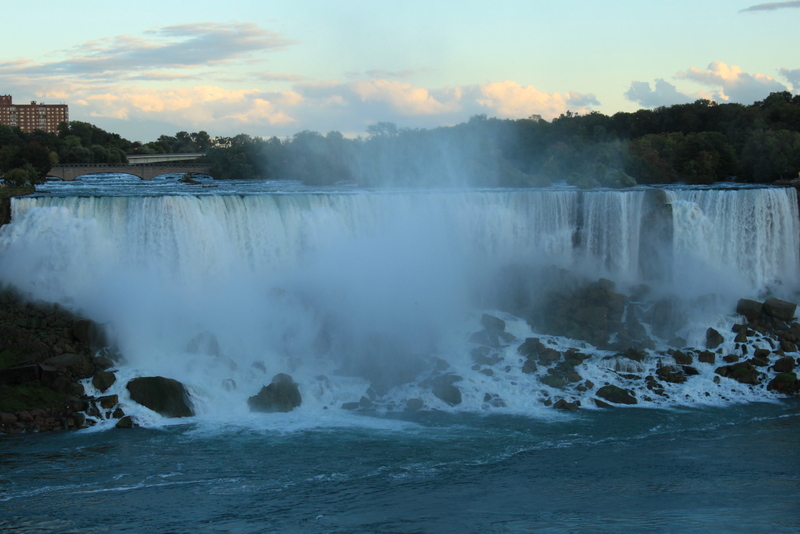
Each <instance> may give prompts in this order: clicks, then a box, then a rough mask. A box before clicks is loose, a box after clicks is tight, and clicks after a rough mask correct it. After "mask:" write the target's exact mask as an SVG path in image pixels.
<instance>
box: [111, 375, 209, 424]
mask: <svg viewBox="0 0 800 534" xmlns="http://www.w3.org/2000/svg"><path fill="white" fill-rule="evenodd" d="M125 387H126V388H127V389H128V391H129V392H130V396H131V400H132V401H134V402H136V403H138V404H141V405H142V406H145V407H147V408H149V409H151V410H153V411H154V412H157V413H159V414H161V415H162V416H164V417H190V416H192V415H194V410H193V409H192V404H191V401H190V400H189V395H188V394H187V392H186V388H184V386H183V384H181V383H180V382H178V381H177V380H174V379H172V378H164V377H163V376H147V377H141V378H134V379H133V380H131V381H130V382H128V384H127V385H126V386H125Z"/></svg>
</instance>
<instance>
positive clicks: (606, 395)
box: [597, 386, 638, 404]
mask: <svg viewBox="0 0 800 534" xmlns="http://www.w3.org/2000/svg"><path fill="white" fill-rule="evenodd" d="M597 396H598V397H601V398H603V399H605V400H607V401H608V402H613V403H614V404H637V403H638V401H637V400H636V397H634V396H633V395H631V394H630V393H628V392H627V391H625V390H624V389H622V388H620V387H617V386H603V387H601V388H600V389H598V390H597Z"/></svg>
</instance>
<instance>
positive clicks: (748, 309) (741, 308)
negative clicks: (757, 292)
mask: <svg viewBox="0 0 800 534" xmlns="http://www.w3.org/2000/svg"><path fill="white" fill-rule="evenodd" d="M761 309H762V304H761V303H760V302H758V301H757V300H749V299H740V300H739V303H738V304H737V305H736V313H738V314H740V315H744V316H745V317H746V318H747V320H748V321H750V322H752V321H755V320H756V319H758V316H759V315H761Z"/></svg>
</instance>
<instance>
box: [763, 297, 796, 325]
mask: <svg viewBox="0 0 800 534" xmlns="http://www.w3.org/2000/svg"><path fill="white" fill-rule="evenodd" d="M796 309H797V304H793V303H791V302H786V301H785V300H780V299H767V300H765V301H764V313H765V314H766V315H769V316H770V317H775V318H776V319H780V320H782V321H787V322H791V321H792V320H793V319H794V312H795V310H796Z"/></svg>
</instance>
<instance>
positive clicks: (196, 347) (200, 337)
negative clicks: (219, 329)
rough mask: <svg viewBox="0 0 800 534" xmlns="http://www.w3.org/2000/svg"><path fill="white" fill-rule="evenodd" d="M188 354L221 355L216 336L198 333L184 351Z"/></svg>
mask: <svg viewBox="0 0 800 534" xmlns="http://www.w3.org/2000/svg"><path fill="white" fill-rule="evenodd" d="M184 350H186V352H188V353H190V354H205V355H207V356H217V357H219V356H220V355H221V354H222V349H220V346H219V341H218V340H217V336H215V335H214V334H212V333H211V332H209V331H205V332H200V333H199V334H197V335H196V336H194V337H193V338H192V339H191V340H190V341H189V342H188V343H187V344H186V348H185V349H184Z"/></svg>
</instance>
